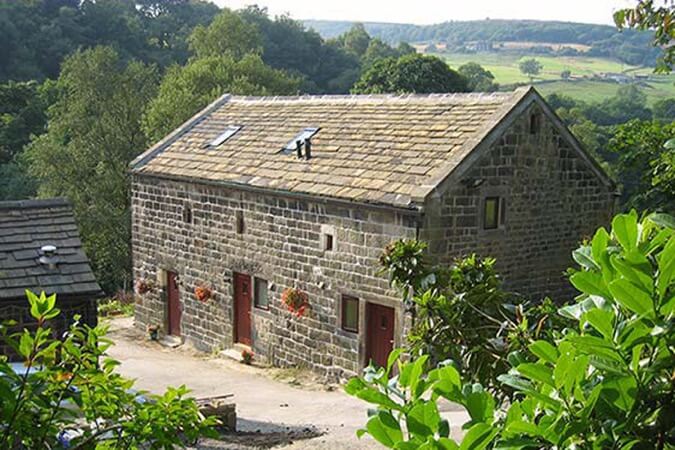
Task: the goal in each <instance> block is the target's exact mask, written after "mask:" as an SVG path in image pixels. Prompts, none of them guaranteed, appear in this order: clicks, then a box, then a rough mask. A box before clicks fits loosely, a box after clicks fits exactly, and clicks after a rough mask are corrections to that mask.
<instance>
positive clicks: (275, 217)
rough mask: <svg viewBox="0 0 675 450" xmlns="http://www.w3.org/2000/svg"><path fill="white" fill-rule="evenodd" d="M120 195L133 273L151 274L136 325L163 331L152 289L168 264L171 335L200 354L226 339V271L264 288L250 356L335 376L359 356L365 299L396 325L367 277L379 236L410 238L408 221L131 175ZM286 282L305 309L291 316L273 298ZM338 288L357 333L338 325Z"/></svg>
mask: <svg viewBox="0 0 675 450" xmlns="http://www.w3.org/2000/svg"><path fill="white" fill-rule="evenodd" d="M132 192H133V195H132V214H133V225H132V245H133V261H134V275H135V277H136V279H139V278H145V279H148V280H157V287H156V288H155V289H154V290H152V291H151V292H149V293H146V294H144V295H143V296H142V297H141V300H140V304H138V305H137V307H136V323H137V325H138V326H139V327H146V326H147V325H150V324H157V325H160V326H161V327H163V328H164V329H166V293H165V289H163V288H162V286H161V285H162V283H163V280H162V278H163V275H162V274H163V272H162V271H165V270H169V271H173V272H176V273H177V274H178V276H179V288H180V301H181V305H182V324H181V332H182V335H183V336H184V337H185V338H186V339H187V340H188V341H190V342H191V343H193V344H194V345H195V346H197V347H198V348H200V349H202V350H206V351H216V350H219V349H223V348H227V347H230V346H232V345H233V333H234V332H233V326H232V324H233V315H234V311H233V290H234V289H233V283H232V280H233V273H234V272H238V273H245V274H248V275H251V276H252V277H260V278H263V279H266V280H268V282H269V283H270V284H269V286H270V290H269V306H270V307H269V310H262V309H257V308H255V307H253V308H252V334H253V336H252V338H253V348H254V351H255V353H256V358H257V359H259V360H266V361H267V362H269V363H272V364H274V365H276V366H303V367H308V368H310V369H312V370H315V371H317V372H319V373H322V374H324V375H326V376H328V377H330V378H333V379H337V378H341V377H345V376H348V375H351V374H354V373H356V372H358V371H359V370H360V368H361V365H362V364H363V363H364V361H363V354H364V345H365V344H364V342H365V333H364V331H365V330H364V328H365V326H364V325H365V321H364V317H363V316H364V315H365V314H364V311H365V308H364V304H365V302H374V303H380V304H385V305H389V306H393V307H395V308H396V311H397V322H400V323H403V322H404V320H405V319H404V318H403V313H402V311H401V308H400V300H399V299H398V296H397V295H396V294H395V293H394V292H393V291H392V290H391V289H390V288H389V286H388V282H387V279H386V277H385V276H383V275H381V274H379V273H378V271H379V264H378V258H379V256H380V254H381V252H382V249H383V247H384V246H385V245H386V244H388V243H389V242H390V241H391V240H394V239H397V238H400V237H407V238H413V237H415V233H416V219H415V218H414V217H411V216H408V215H401V214H398V213H395V212H393V211H390V210H374V209H373V210H370V209H366V208H363V207H356V206H354V207H346V206H342V205H338V204H332V203H322V202H310V201H306V200H298V199H291V198H290V197H283V196H274V195H267V194H260V193H253V192H250V191H240V190H232V189H228V188H225V187H222V186H215V185H205V184H197V183H189V182H183V181H174V180H166V179H160V178H155V177H151V176H141V175H136V176H134V180H133V189H132ZM187 207H189V208H190V211H191V214H190V215H191V220H190V221H189V222H186V220H185V217H186V216H185V214H184V211H185V208H187ZM237 214H243V217H244V233H243V234H237V233H236V215H237ZM322 226H324V227H325V226H330V227H332V228H333V230H334V232H335V250H334V251H329V252H324V251H323V250H322V248H321V245H320V242H321V230H322ZM202 283H205V284H208V285H210V286H211V287H212V288H213V292H214V296H213V298H212V299H210V300H209V301H208V302H206V303H201V302H199V301H197V300H196V299H195V297H194V294H193V290H194V287H195V286H196V285H198V284H202ZM291 286H296V287H299V288H301V289H303V290H304V291H305V292H307V293H308V295H309V302H310V304H311V309H310V310H309V312H308V313H306V315H305V316H304V317H302V318H296V317H295V316H293V315H291V314H290V313H289V312H288V311H286V310H285V309H284V308H283V305H282V304H281V300H280V297H281V294H282V292H283V290H284V289H285V288H286V287H291ZM343 294H346V295H350V296H354V297H357V298H359V299H360V300H361V305H362V307H361V310H360V312H361V314H360V316H361V317H360V327H359V328H360V332H359V333H358V334H354V333H350V332H346V331H343V330H342V329H341V325H340V314H341V311H340V300H341V296H342V295H343ZM398 329H399V331H401V332H400V333H398V336H397V337H396V339H397V341H398V342H397V343H399V344H400V339H401V338H402V335H403V333H402V329H403V328H402V326H401V325H400V324H399V326H398Z"/></svg>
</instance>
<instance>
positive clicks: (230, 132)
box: [206, 125, 241, 147]
mask: <svg viewBox="0 0 675 450" xmlns="http://www.w3.org/2000/svg"><path fill="white" fill-rule="evenodd" d="M239 130H241V127H240V126H239V125H230V126H228V127H227V128H226V129H225V131H224V132H222V133H221V134H219V135H218V136H217V137H216V138H215V139H214V140H212V141H211V142H209V143H208V144H206V147H218V146H219V145H220V144H222V143H223V142H225V141H226V140H228V139H229V138H231V137H232V136H234V135H235V134H237V131H239Z"/></svg>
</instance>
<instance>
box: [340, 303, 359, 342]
mask: <svg viewBox="0 0 675 450" xmlns="http://www.w3.org/2000/svg"><path fill="white" fill-rule="evenodd" d="M342 329H343V330H345V331H349V332H351V333H358V332H359V299H358V298H356V297H350V296H349V295H343V296H342Z"/></svg>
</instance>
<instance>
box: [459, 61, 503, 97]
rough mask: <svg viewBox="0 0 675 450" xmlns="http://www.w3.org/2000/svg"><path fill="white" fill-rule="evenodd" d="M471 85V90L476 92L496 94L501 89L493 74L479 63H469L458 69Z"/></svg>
mask: <svg viewBox="0 0 675 450" xmlns="http://www.w3.org/2000/svg"><path fill="white" fill-rule="evenodd" d="M457 71H458V72H459V74H460V75H462V76H463V77H464V78H466V80H467V81H468V83H469V89H471V90H472V91H474V92H494V91H496V90H498V89H499V84H497V83H495V77H494V75H492V72H490V71H489V70H486V69H485V68H483V66H481V65H480V64H478V63H475V62H468V63H466V64H464V65H462V66H459V68H458V69H457Z"/></svg>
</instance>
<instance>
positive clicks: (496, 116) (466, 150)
mask: <svg viewBox="0 0 675 450" xmlns="http://www.w3.org/2000/svg"><path fill="white" fill-rule="evenodd" d="M535 92H536V91H535V90H534V88H533V87H532V86H524V87H520V88H518V89H516V90H514V91H513V94H512V95H511V97H510V98H509V99H508V100H507V101H505V102H504V103H503V104H502V106H501V107H500V108H499V109H498V110H497V111H496V112H495V113H493V115H492V117H491V118H490V119H489V120H488V121H486V122H485V124H483V126H482V127H481V128H480V129H479V130H478V131H476V132H475V133H474V135H473V136H472V137H471V138H469V139H467V140H466V142H464V144H463V145H462V146H461V147H460V149H459V150H458V151H457V158H453V161H451V162H448V163H447V164H446V165H445V166H444V167H443V168H442V169H441V171H440V173H439V174H438V175H436V176H435V177H433V178H431V179H430V180H429V181H428V183H426V184H424V185H421V186H418V187H417V189H416V190H415V191H414V192H412V193H411V198H412V200H413V201H414V202H416V203H419V204H424V203H425V201H426V198H427V197H428V196H429V194H431V193H432V192H433V191H434V190H435V189H436V188H437V187H438V186H439V185H440V184H441V183H443V181H445V180H446V179H447V178H448V177H449V176H450V174H451V173H452V172H453V171H454V170H455V169H456V168H457V167H458V166H459V165H460V164H461V163H462V161H463V160H464V159H465V158H466V157H467V156H468V155H470V154H471V152H472V151H473V150H474V149H475V148H476V147H478V146H479V145H481V144H482V143H483V142H484V141H485V140H486V139H488V137H489V136H490V134H491V133H492V132H493V130H494V129H495V128H497V127H498V126H499V125H500V124H501V123H502V122H503V121H504V119H506V117H507V116H508V115H509V113H511V111H513V110H514V108H516V106H518V104H520V103H521V102H522V101H523V100H524V99H525V98H527V97H528V96H530V95H532V94H533V93H535Z"/></svg>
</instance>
